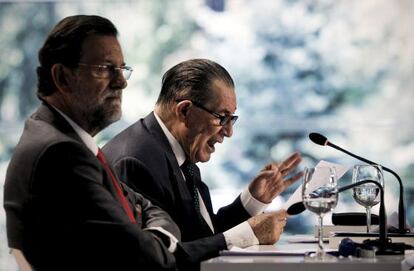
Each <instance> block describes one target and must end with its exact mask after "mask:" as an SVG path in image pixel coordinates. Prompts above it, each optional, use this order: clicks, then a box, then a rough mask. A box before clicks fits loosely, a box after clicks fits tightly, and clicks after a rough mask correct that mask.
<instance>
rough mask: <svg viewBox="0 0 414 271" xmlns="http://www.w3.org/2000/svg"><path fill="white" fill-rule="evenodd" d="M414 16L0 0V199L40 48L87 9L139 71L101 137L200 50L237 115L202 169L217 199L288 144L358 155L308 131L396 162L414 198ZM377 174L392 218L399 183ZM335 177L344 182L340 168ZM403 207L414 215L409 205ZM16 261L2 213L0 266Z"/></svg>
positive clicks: (312, 156) (384, 4)
mask: <svg viewBox="0 0 414 271" xmlns="http://www.w3.org/2000/svg"><path fill="white" fill-rule="evenodd" d="M413 12H414V2H412V1H410V0H395V1H387V0H365V1H357V0H336V1H334V0H319V1H310V0H309V1H307V0H303V1H299V0H296V1H295V0H279V1H276V0H274V1H268V0H255V1H249V0H227V1H226V0H198V1H194V0H168V1H167V0H152V1H144V0H140V1H138V0H137V1H133V0H130V1H104V0H102V1H98V0H95V1H88V2H82V1H45V2H42V1H36V2H32V1H6V2H4V1H0V30H1V33H2V38H1V40H0V43H1V46H0V56H1V62H0V184H1V185H0V192H1V193H0V200H1V202H3V201H2V197H3V192H2V190H3V183H4V179H5V174H6V169H7V164H8V161H9V159H10V156H11V154H12V153H13V149H14V146H15V144H16V142H17V140H18V138H19V136H20V134H21V131H22V128H23V121H24V119H25V118H26V117H27V116H28V115H30V113H31V112H33V110H34V109H35V108H36V106H37V105H38V104H39V102H38V100H37V98H36V97H35V90H36V77H35V67H36V66H37V65H38V62H37V51H38V49H39V48H40V47H41V45H42V43H43V41H44V39H45V37H46V35H47V33H48V32H49V31H50V29H51V28H52V27H53V25H54V24H55V23H56V22H57V21H59V20H60V19H61V18H63V17H65V16H68V15H73V14H80V13H82V14H98V15H102V16H105V17H107V18H109V19H111V20H112V21H113V22H114V23H115V24H116V26H117V27H118V29H119V32H120V40H121V43H122V46H123V49H124V55H125V59H126V62H127V63H128V65H131V66H132V67H133V68H134V73H133V75H132V78H131V79H130V81H129V86H128V88H127V89H126V90H125V91H124V104H123V110H124V116H123V118H122V120H121V121H120V122H118V123H117V124H114V125H112V126H110V127H109V128H108V129H106V130H105V131H103V132H102V133H101V134H100V135H99V136H98V137H97V140H98V141H99V142H100V144H104V143H105V142H106V141H107V140H108V139H109V138H111V137H112V136H113V135H115V134H116V133H117V132H119V131H120V130H121V129H123V128H125V127H126V126H128V125H129V124H131V123H133V122H134V121H136V120H137V119H138V118H141V117H144V116H145V115H146V114H147V113H149V112H150V111H151V110H152V109H153V105H154V103H155V100H156V97H157V96H158V92H159V90H160V81H161V76H162V74H163V73H164V72H165V71H166V70H167V69H169V68H170V67H171V66H173V65H175V64H177V63H178V62H180V61H183V60H186V59H189V58H195V57H202V58H209V59H212V60H214V61H216V62H218V63H220V64H222V65H223V66H224V67H225V68H226V69H228V71H229V72H230V73H231V74H232V76H233V78H234V80H235V83H236V92H237V98H238V110H237V114H238V115H239V116H240V119H239V121H238V122H237V123H236V125H235V127H234V135H233V137H232V138H230V139H226V140H225V141H224V143H223V144H222V145H221V146H219V147H218V148H217V149H216V153H214V155H213V157H212V159H211V161H209V162H208V163H205V164H202V165H200V167H201V170H202V175H203V178H204V180H205V181H206V182H207V183H208V184H209V186H210V188H211V189H212V192H213V204H214V207H215V208H218V207H220V206H222V205H223V204H225V203H226V202H230V201H232V200H233V199H234V197H235V196H237V194H238V193H239V192H240V191H241V190H242V189H243V188H244V187H245V186H246V185H247V184H248V183H249V181H250V180H251V179H252V178H253V177H254V176H255V175H256V174H257V172H258V171H259V170H260V169H261V168H262V167H263V166H264V165H265V164H266V163H268V162H270V161H280V160H282V159H284V158H285V157H287V156H288V155H289V154H290V153H291V152H293V151H300V152H301V153H302V154H303V156H304V162H303V166H313V165H315V164H316V163H317V161H318V160H320V159H325V160H329V161H332V162H337V163H343V164H347V165H351V166H352V165H353V164H356V163H358V162H357V161H355V160H353V159H352V158H349V157H345V156H344V155H343V154H341V153H338V152H336V151H335V150H331V149H329V148H323V147H321V146H316V145H314V144H312V143H311V142H310V141H309V140H308V138H307V135H308V134H309V133H310V132H314V131H317V132H321V133H324V134H325V135H327V136H328V137H329V139H330V140H331V141H332V142H335V143H336V144H338V145H341V146H343V147H345V148H348V149H350V150H352V151H354V152H356V153H358V154H360V155H362V156H365V157H368V158H370V159H372V160H375V161H378V162H379V163H382V164H384V165H386V166H388V167H390V168H393V169H395V171H397V172H398V173H399V174H400V175H401V177H402V179H403V181H404V184H405V187H406V188H405V197H406V205H411V204H412V202H413V196H414V191H413V190H414V184H413V178H414V174H413V169H414V163H413V162H414V141H413V138H414V128H413V126H411V125H412V124H413V120H412V117H413V115H414V112H413V111H414V91H413V87H414V76H413V75H414V30H413V28H412V25H414V17H413V16H412V14H414V13H413ZM27 18H31V19H30V20H28V19H27ZM385 177H386V191H387V192H386V200H387V212H388V213H391V212H393V211H394V210H396V209H397V201H396V200H394V199H395V198H396V195H397V191H398V186H397V183H396V182H395V181H394V180H392V176H390V175H387V174H386V175H385ZM340 182H341V183H347V182H350V178H349V176H346V177H345V178H343V179H341V181H340ZM298 185H299V183H297V184H295V185H293V187H292V188H290V189H289V190H288V191H286V192H285V193H284V194H283V195H282V196H281V197H279V198H277V199H276V200H275V202H274V204H272V206H271V207H270V209H277V208H278V207H280V205H281V204H282V203H283V202H284V201H286V200H287V198H288V196H289V195H290V194H291V193H292V192H293V191H294V189H296V187H297V186H298ZM340 199H341V202H340V203H339V204H338V206H337V209H336V211H338V212H343V211H351V210H352V211H361V212H363V208H362V206H359V205H357V204H356V203H355V202H354V201H353V200H352V196H351V194H350V193H349V194H346V193H345V194H344V195H341V197H340ZM375 210H376V209H374V212H375ZM407 212H408V213H407V215H408V220H409V222H411V223H412V224H413V222H414V211H413V210H412V208H408V210H407ZM326 220H327V221H328V220H329V217H328V216H327V218H326ZM314 223H315V217H314V216H313V215H312V214H310V213H308V212H305V213H303V214H301V215H298V216H296V217H292V218H291V219H290V221H289V222H288V225H287V228H286V231H287V232H290V233H309V232H311V231H312V226H313V224H314ZM15 269H16V267H15V263H14V261H13V259H12V258H11V256H10V255H8V251H7V242H6V235H5V215H4V210H3V209H1V210H0V270H15Z"/></svg>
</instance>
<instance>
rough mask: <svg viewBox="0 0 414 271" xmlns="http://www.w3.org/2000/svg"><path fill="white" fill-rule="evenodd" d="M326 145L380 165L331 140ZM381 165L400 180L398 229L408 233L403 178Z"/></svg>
mask: <svg viewBox="0 0 414 271" xmlns="http://www.w3.org/2000/svg"><path fill="white" fill-rule="evenodd" d="M325 145H328V146H330V147H332V148H334V149H337V150H339V151H341V152H344V153H346V154H348V155H350V156H352V157H354V158H356V159H358V160H361V161H363V162H365V163H367V164H370V165H379V164H377V163H374V162H372V161H370V160H368V159H365V158H363V157H360V156H358V155H355V154H353V153H351V152H349V151H347V150H344V149H342V148H341V147H339V146H337V145H335V144H333V143H331V142H329V141H328V140H326V142H325ZM380 166H381V167H382V168H383V170H384V171H387V172H389V173H391V174H392V175H394V177H395V178H396V179H397V180H398V183H399V184H400V200H399V203H398V231H399V233H407V232H410V229H406V228H405V208H404V187H403V184H402V181H401V178H400V176H398V174H397V173H395V172H394V171H393V170H391V169H389V168H387V167H384V166H382V165H380Z"/></svg>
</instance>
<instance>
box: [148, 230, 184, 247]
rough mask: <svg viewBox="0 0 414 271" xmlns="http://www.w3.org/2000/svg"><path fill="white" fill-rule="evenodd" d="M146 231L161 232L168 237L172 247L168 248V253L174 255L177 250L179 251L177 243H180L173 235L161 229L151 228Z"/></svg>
mask: <svg viewBox="0 0 414 271" xmlns="http://www.w3.org/2000/svg"><path fill="white" fill-rule="evenodd" d="M144 230H151V231H152V230H154V231H159V232H161V233H162V234H164V235H165V236H167V237H168V238H169V239H170V246H169V247H168V251H169V252H171V253H174V252H175V250H176V249H177V243H178V239H177V238H175V236H174V235H172V234H171V233H170V232H169V231H167V230H165V229H163V228H161V227H149V228H146V229H144Z"/></svg>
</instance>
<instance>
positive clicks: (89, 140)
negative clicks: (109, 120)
mask: <svg viewBox="0 0 414 271" xmlns="http://www.w3.org/2000/svg"><path fill="white" fill-rule="evenodd" d="M53 108H54V109H56V111H57V112H59V113H60V114H61V115H62V116H63V117H64V118H65V119H66V120H67V122H69V124H70V125H71V126H72V128H73V130H75V132H76V133H77V134H78V136H79V137H80V138H81V139H82V141H83V143H84V144H85V145H86V147H87V148H88V149H89V150H90V151H91V152H92V153H93V154H94V155H95V156H97V155H98V149H99V148H98V145H96V142H95V140H94V139H93V137H92V136H91V135H90V134H88V133H87V132H86V131H85V130H83V129H82V128H81V127H80V126H79V125H78V124H76V123H75V122H74V121H73V120H71V119H70V118H69V117H68V116H67V115H65V114H64V113H63V112H62V111H60V110H59V109H57V108H56V107H54V106H53ZM143 230H156V231H159V232H161V233H163V234H164V235H166V236H167V237H168V238H169V239H170V245H169V247H168V251H170V252H171V253H173V252H174V251H175V250H176V249H177V243H178V239H177V238H176V237H175V236H174V235H172V234H171V233H170V232H169V231H167V230H165V229H164V228H162V227H149V228H145V229H143Z"/></svg>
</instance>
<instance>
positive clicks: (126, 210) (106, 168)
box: [96, 149, 137, 223]
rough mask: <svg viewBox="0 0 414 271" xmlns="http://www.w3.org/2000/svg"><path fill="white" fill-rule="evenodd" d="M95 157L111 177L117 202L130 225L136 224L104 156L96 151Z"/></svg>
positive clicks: (100, 151) (99, 150)
mask: <svg viewBox="0 0 414 271" xmlns="http://www.w3.org/2000/svg"><path fill="white" fill-rule="evenodd" d="M96 157H98V160H99V161H100V162H101V164H102V166H103V167H104V169H105V170H106V172H107V173H108V174H109V176H110V177H111V180H112V184H113V185H114V187H115V190H116V193H117V194H118V197H119V200H120V201H121V204H122V207H124V210H125V212H126V214H127V215H128V217H129V220H131V222H132V223H137V221H136V220H135V217H134V214H133V213H132V210H131V207H130V206H129V204H128V201H127V199H126V198H125V196H124V193H122V189H121V185H120V184H119V181H118V180H117V179H116V178H115V175H114V174H113V173H112V170H111V168H110V167H109V165H108V162H107V161H106V159H105V155H104V154H103V152H102V150H101V149H98V154H97V155H96Z"/></svg>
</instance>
